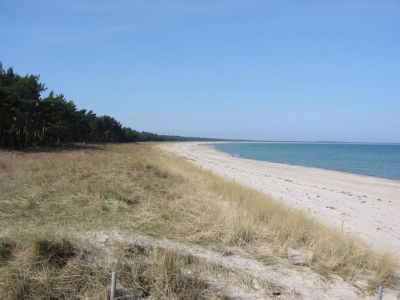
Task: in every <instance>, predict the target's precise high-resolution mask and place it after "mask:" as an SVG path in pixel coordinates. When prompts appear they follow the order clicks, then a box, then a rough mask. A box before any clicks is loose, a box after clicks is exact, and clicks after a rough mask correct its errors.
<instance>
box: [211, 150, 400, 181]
mask: <svg viewBox="0 0 400 300" xmlns="http://www.w3.org/2000/svg"><path fill="white" fill-rule="evenodd" d="M212 146H213V147H214V148H215V149H217V150H220V151H223V152H226V153H229V154H231V155H233V156H238V157H243V158H248V159H253V160H260V161H268V162H274V163H282V164H289V165H297V166H305V167H314V168H321V169H328V170H335V171H341V172H348V173H355V174H361V175H368V176H375V177H382V178H388V179H395V180H400V144H367V143H322V142H321V143H303V142H266V143H262V142H257V143H217V144H212Z"/></svg>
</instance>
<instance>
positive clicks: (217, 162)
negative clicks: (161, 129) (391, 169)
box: [161, 142, 400, 255]
mask: <svg viewBox="0 0 400 300" xmlns="http://www.w3.org/2000/svg"><path fill="white" fill-rule="evenodd" d="M217 143H218V142H217ZM210 144H215V142H179V143H166V144H161V148H162V149H164V150H167V151H169V152H172V153H175V154H177V155H179V156H181V157H184V158H186V159H188V160H191V161H192V162H194V163H195V164H196V165H198V166H200V167H203V168H205V169H208V170H210V171H212V172H213V173H215V174H218V175H221V176H223V177H226V178H228V179H230V180H234V181H237V182H239V183H241V184H244V185H246V186H249V187H252V188H255V189H257V190H260V191H261V192H263V193H265V194H268V195H271V196H273V197H274V198H276V199H277V200H278V201H279V200H280V201H281V202H283V203H285V204H287V205H288V206H290V207H293V208H297V209H301V210H303V211H305V212H306V213H308V214H309V215H310V216H312V217H315V218H317V219H318V220H320V221H322V222H324V223H326V224H327V225H330V226H333V227H336V228H339V229H341V228H342V226H343V231H344V232H345V233H350V234H354V235H356V236H358V237H361V238H362V239H363V240H365V241H367V242H369V243H370V244H372V245H373V246H375V247H377V248H380V249H385V250H389V251H392V252H394V253H396V254H397V255H398V254H399V253H400V218H399V217H398V216H400V201H399V199H398V198H399V196H400V181H399V180H395V179H388V178H382V177H375V176H368V175H362V174H355V173H347V172H342V171H336V170H328V169H322V168H314V167H305V166H298V165H290V164H281V163H274V162H266V161H261V160H253V159H248V158H242V157H236V156H234V155H231V154H229V153H226V152H223V151H220V150H217V149H215V148H213V147H212V146H211V145H210Z"/></svg>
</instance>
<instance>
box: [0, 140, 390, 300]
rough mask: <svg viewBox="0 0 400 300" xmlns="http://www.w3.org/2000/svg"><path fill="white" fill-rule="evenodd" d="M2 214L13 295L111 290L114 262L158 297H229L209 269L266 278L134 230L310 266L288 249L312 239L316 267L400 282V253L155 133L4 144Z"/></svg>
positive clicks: (3, 281)
mask: <svg viewBox="0 0 400 300" xmlns="http://www.w3.org/2000/svg"><path fill="white" fill-rule="evenodd" d="M0 223H1V229H0V298H1V299H19V298H25V299H40V298H42V299H50V298H51V299H67V298H68V299H71V298H82V297H89V298H99V299H104V298H105V297H106V295H107V293H108V285H109V277H110V274H111V271H112V270H114V269H116V270H118V272H119V282H120V284H121V290H124V289H125V290H129V291H130V292H132V293H140V295H142V296H143V297H145V296H148V295H152V296H153V297H155V298H163V297H168V298H180V299H185V298H186V299H187V298H224V297H226V295H225V294H224V293H223V292H222V293H218V292H216V291H215V289H211V288H210V286H209V285H208V284H205V282H206V281H205V280H204V278H219V279H220V280H221V281H224V280H225V279H226V278H229V280H225V281H229V282H235V284H236V285H237V286H243V289H247V290H248V289H249V287H251V285H252V284H253V285H254V280H256V278H249V276H250V275H249V274H240V272H239V271H238V270H239V269H236V270H235V271H232V270H227V269H226V268H225V269H224V267H223V266H222V264H221V265H219V266H217V265H213V263H211V262H210V261H209V262H208V263H204V262H202V261H201V260H199V259H197V258H196V257H192V256H191V255H183V254H182V253H181V252H179V251H174V250H173V249H170V248H168V249H166V248H163V247H160V246H154V245H153V246H148V247H147V246H146V247H142V246H140V245H136V246H135V245H132V243H131V242H130V241H129V239H128V238H127V239H125V238H124V237H134V236H145V237H152V238H153V239H155V240H160V239H168V240H169V241H174V242H177V243H184V244H185V245H196V246H198V247H202V249H208V250H210V251H213V252H215V253H221V257H224V256H226V255H231V254H230V253H228V252H231V251H233V252H235V251H238V253H242V254H241V255H243V257H250V258H252V259H254V260H255V261H257V262H260V263H262V264H264V265H266V266H271V265H273V266H277V267H282V268H293V269H296V268H300V267H298V266H293V265H292V264H291V263H290V261H289V260H288V259H287V258H286V256H287V255H286V253H287V249H288V248H294V249H302V251H304V252H306V253H310V258H309V259H308V260H307V262H306V265H307V267H309V268H310V270H312V271H311V272H315V273H316V274H320V275H322V276H324V277H327V278H332V277H334V276H335V275H338V276H340V277H341V278H343V279H344V280H345V281H347V282H349V283H350V284H353V285H360V282H361V281H363V282H367V284H368V285H367V286H363V287H362V288H361V289H362V290H372V289H374V288H375V287H376V286H377V285H378V284H382V283H384V284H385V285H386V286H389V287H390V286H392V287H393V286H396V285H397V284H398V281H397V280H398V279H397V278H396V276H395V272H396V269H397V268H398V262H397V260H396V259H395V258H394V257H392V256H390V255H386V254H382V253H377V252H374V251H373V250H371V249H370V248H369V247H367V246H366V245H365V244H363V243H362V242H359V241H358V240H357V239H355V238H352V237H349V236H345V235H342V234H341V233H340V232H338V231H336V230H333V229H330V228H327V227H326V226H324V225H322V224H320V223H318V222H317V221H315V220H313V219H310V218H309V217H307V216H306V215H304V214H303V213H301V212H299V211H297V210H294V209H290V208H288V207H285V206H283V205H282V204H281V203H279V202H277V201H275V200H274V199H272V198H270V197H268V196H266V195H264V194H262V193H260V192H257V191H255V190H252V189H250V188H247V187H244V186H241V185H239V184H237V183H234V182H230V181H226V180H224V179H222V178H220V177H217V176H216V175H213V174H212V173H210V172H208V171H205V170H202V169H200V168H198V167H196V166H194V165H193V164H191V163H190V162H187V161H185V160H183V159H181V158H178V157H176V156H174V155H172V154H168V153H166V152H163V151H162V150H160V149H158V148H157V147H155V146H154V145H152V144H122V145H109V146H107V147H106V148H105V149H90V148H89V149H72V150H64V151H58V152H51V151H50V152H31V153H29V152H27V153H23V152H10V151H1V152H0ZM117 237H118V238H117ZM231 249H234V250H231ZM301 268H302V267H301ZM250 277H251V276H250ZM258 284H262V283H258ZM266 289H267V290H269V291H271V293H272V292H273V290H274V289H276V287H274V286H269V287H266ZM281 292H282V295H284V294H285V291H283V290H282V291H281ZM271 295H272V294H271ZM282 295H281V296H282Z"/></svg>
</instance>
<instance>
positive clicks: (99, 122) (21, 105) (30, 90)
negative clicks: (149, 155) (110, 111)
mask: <svg viewBox="0 0 400 300" xmlns="http://www.w3.org/2000/svg"><path fill="white" fill-rule="evenodd" d="M45 90H46V88H45V85H44V84H43V83H41V82H40V81H39V76H37V75H26V76H21V75H18V74H16V73H15V72H14V70H13V69H12V68H9V69H7V70H5V69H4V68H3V65H2V64H1V62H0V147H11V148H23V147H39V146H53V145H59V144H66V143H116V142H140V141H177V140H208V139H199V138H186V137H180V136H168V135H159V134H155V133H150V132H139V131H136V130H134V129H132V128H130V127H123V126H122V125H121V123H120V122H118V121H117V120H116V119H114V118H113V117H110V116H107V115H104V116H97V115H96V114H95V113H94V112H93V111H91V110H86V109H78V108H77V107H76V105H75V103H74V102H73V101H70V100H67V99H65V97H64V95H62V94H55V93H54V92H53V91H51V92H50V93H49V95H48V96H47V97H42V92H44V91H45Z"/></svg>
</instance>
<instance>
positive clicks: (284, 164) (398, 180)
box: [199, 142, 400, 183]
mask: <svg viewBox="0 0 400 300" xmlns="http://www.w3.org/2000/svg"><path fill="white" fill-rule="evenodd" d="M199 143H202V144H203V145H207V146H208V147H210V148H211V149H213V150H215V151H217V152H221V153H222V154H225V155H228V156H230V157H234V158H241V159H244V160H253V161H254V160H255V161H260V162H266V163H269V164H276V165H282V166H294V167H302V168H308V169H318V170H324V171H328V172H336V173H339V174H344V175H345V174H351V175H357V176H364V177H372V178H377V179H384V180H389V181H395V182H398V183H400V179H396V178H389V177H383V176H378V175H370V174H361V173H355V172H347V171H343V170H335V169H327V168H323V167H314V166H305V165H295V164H290V163H278V162H273V161H268V160H262V159H257V158H247V157H243V156H240V155H238V156H235V155H233V154H231V153H228V152H225V151H223V150H219V149H216V148H214V147H212V145H214V144H229V143H231V142H199ZM233 143H235V144H239V143H244V144H250V143H263V144H266V143H271V144H274V143H278V144H285V143H286V144H296V143H301V144H305V143H309V144H325V145H328V144H354V145H355V144H371V143H350V142H349V143H342V142H337V143H334V142H331V143H324V142H233ZM376 144H377V145H390V144H389V143H386V144H384V143H382V144H379V143H376ZM393 145H397V144H393Z"/></svg>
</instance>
